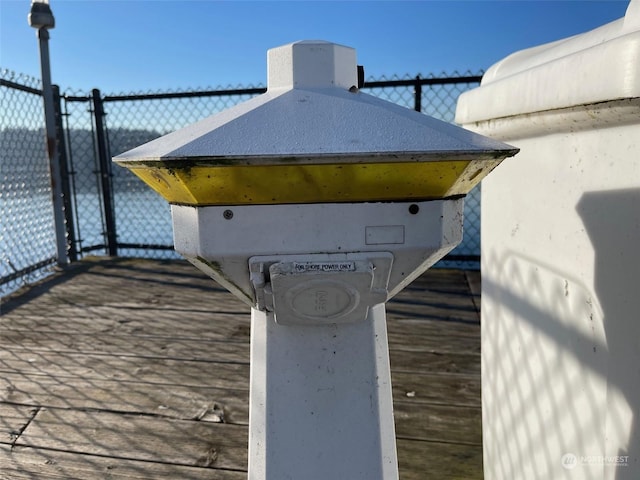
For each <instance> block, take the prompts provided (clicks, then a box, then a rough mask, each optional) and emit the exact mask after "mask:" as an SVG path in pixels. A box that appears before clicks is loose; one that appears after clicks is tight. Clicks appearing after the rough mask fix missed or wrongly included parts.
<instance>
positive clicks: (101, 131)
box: [91, 88, 118, 257]
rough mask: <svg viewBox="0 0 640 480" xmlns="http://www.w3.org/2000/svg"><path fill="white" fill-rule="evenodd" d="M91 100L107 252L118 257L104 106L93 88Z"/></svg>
mask: <svg viewBox="0 0 640 480" xmlns="http://www.w3.org/2000/svg"><path fill="white" fill-rule="evenodd" d="M91 95H92V99H93V115H94V119H95V124H96V130H95V131H96V133H95V135H96V146H97V150H98V152H97V153H98V162H99V165H100V185H101V188H102V207H103V209H104V222H105V230H106V240H107V252H108V254H109V255H110V256H112V257H115V256H117V255H118V240H117V234H116V217H115V208H114V201H113V189H112V182H111V178H112V173H111V156H110V155H109V151H108V148H109V147H108V143H107V139H106V132H105V127H104V121H103V117H104V106H103V103H102V97H101V95H100V90H98V89H97V88H94V89H93V90H92V91H91Z"/></svg>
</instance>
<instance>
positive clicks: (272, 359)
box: [249, 304, 398, 480]
mask: <svg viewBox="0 0 640 480" xmlns="http://www.w3.org/2000/svg"><path fill="white" fill-rule="evenodd" d="M249 427H250V428H249V479H250V480H286V479H293V480H302V479H304V480H327V479H331V480H340V479H345V480H347V479H348V480H358V479H362V480H397V479H398V467H397V463H398V462H397V456H396V442H395V428H394V423H393V402H392V393H391V374H390V369H389V347H388V342H387V329H386V315H385V306H384V304H379V305H376V306H375V307H373V308H371V309H370V311H369V316H368V317H367V319H366V320H365V321H361V322H356V323H347V324H327V325H309V326H307V325H279V324H277V323H276V322H275V320H274V316H273V314H271V313H265V312H262V311H259V310H256V309H252V311H251V400H250V408H249Z"/></svg>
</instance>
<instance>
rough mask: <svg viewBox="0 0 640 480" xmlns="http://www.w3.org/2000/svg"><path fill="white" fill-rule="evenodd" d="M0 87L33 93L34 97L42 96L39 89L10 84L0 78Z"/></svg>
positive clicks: (10, 82)
mask: <svg viewBox="0 0 640 480" xmlns="http://www.w3.org/2000/svg"><path fill="white" fill-rule="evenodd" d="M0 87H8V88H13V89H14V90H20V91H22V92H27V93H33V94H34V95H42V90H40V89H39V88H34V87H30V86H28V85H23V84H21V83H17V82H12V81H11V80H6V79H4V78H0Z"/></svg>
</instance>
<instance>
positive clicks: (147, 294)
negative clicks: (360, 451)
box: [0, 258, 482, 480]
mask: <svg viewBox="0 0 640 480" xmlns="http://www.w3.org/2000/svg"><path fill="white" fill-rule="evenodd" d="M478 292H479V275H478V273H477V272H463V271H454V270H431V271H429V272H427V273H426V274H425V275H424V276H423V277H422V278H420V279H419V280H418V281H416V282H414V283H413V284H412V285H411V286H410V287H409V288H408V289H406V290H405V291H403V292H402V293H401V294H400V295H398V297H397V298H395V299H394V300H393V301H392V302H390V303H389V304H388V306H387V313H388V326H389V341H390V355H391V368H392V377H393V386H394V388H393V392H394V407H395V421H396V433H397V439H398V441H397V444H398V457H399V464H400V478H401V479H404V480H413V479H416V480H418V479H420V480H423V479H429V478H433V479H438V480H443V479H479V478H482V434H481V430H482V427H481V411H480V355H479V354H480V324H479V315H478V307H479V305H478V303H479V293H478ZM1 309H2V316H1V317H0V479H2V480H17V479H65V480H70V479H78V480H87V479H89V480H91V479H134V478H135V479H143V478H144V479H154V480H158V479H172V480H176V479H194V480H196V479H197V480H202V479H219V480H239V479H245V478H246V465H247V424H248V399H249V395H248V394H249V392H248V388H249V320H250V319H249V311H248V309H247V308H246V307H245V306H244V305H243V304H241V303H240V302H239V301H237V300H235V299H234V297H233V296H231V294H229V293H227V292H226V291H224V290H223V289H221V288H220V287H218V286H217V285H216V284H215V283H214V282H213V281H212V280H210V279H208V278H206V277H204V276H203V275H202V274H200V273H199V272H198V271H197V270H196V269H195V268H194V267H192V266H191V265H189V264H187V263H185V262H180V261H155V260H132V259H104V258H102V259H97V258H96V259H88V260H84V261H83V262H80V263H78V264H75V265H74V266H72V267H70V268H69V269H68V270H67V271H65V272H62V273H59V274H56V275H55V276H53V277H50V278H49V279H47V280H46V281H44V282H43V283H40V284H38V285H36V286H33V287H31V288H29V289H26V290H24V291H22V292H19V294H17V295H13V296H12V297H11V298H9V299H7V300H6V301H4V302H3V304H2V307H1ZM335 480H341V479H335ZM346 480H348V479H346Z"/></svg>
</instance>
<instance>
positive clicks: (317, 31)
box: [0, 0, 628, 94]
mask: <svg viewBox="0 0 640 480" xmlns="http://www.w3.org/2000/svg"><path fill="white" fill-rule="evenodd" d="M50 2H51V8H52V10H53V13H54V15H55V18H56V28H55V29H54V30H52V31H51V42H50V49H51V69H52V78H53V82H54V83H57V84H59V85H60V86H61V87H62V88H63V90H66V89H70V90H76V91H87V90H89V89H91V88H95V87H98V88H100V89H101V90H102V92H103V93H105V94H107V93H121V92H147V91H158V90H167V89H172V90H177V89H187V88H207V87H217V86H228V85H233V86H237V85H249V84H253V85H256V84H260V83H262V84H265V83H266V50H267V49H268V48H271V47H276V46H279V45H283V44H286V43H289V42H292V41H295V40H302V39H320V40H329V41H333V42H336V43H341V44H344V45H348V46H350V47H354V48H356V50H357V53H358V63H360V64H362V65H364V66H365V71H366V75H367V78H369V77H370V76H374V77H376V78H377V77H380V76H381V75H385V76H387V77H390V76H392V75H394V74H395V75H399V76H404V75H406V74H409V75H411V76H415V75H416V74H422V75H427V74H429V73H435V74H439V73H441V72H447V73H452V72H453V71H456V70H457V71H460V72H464V71H466V70H472V71H474V72H475V71H477V70H479V69H486V68H488V67H489V66H491V64H493V63H494V62H496V61H498V60H500V59H501V58H503V57H505V56H506V55H508V54H509V53H512V52H514V51H517V50H520V49H523V48H527V47H530V46H535V45H539V44H542V43H546V42H550V41H553V40H557V39H560V38H564V37H568V36H571V35H575V34H578V33H582V32H585V31H588V30H590V29H593V28H595V27H598V26H600V25H603V24H605V23H608V22H610V21H612V20H615V19H617V18H620V17H622V16H624V13H625V10H626V8H627V5H628V0H605V1H595V0H592V1H586V0H573V1H552V0H534V1H525V0H520V1H513V0H511V1H488V0H471V1H462V0H446V1H427V0H422V1H419V0H414V1H400V0H398V1H371V0H369V1H253V2H251V1H224V2H223V1H213V0H208V1H207V0H200V1H190V0H155V1H144V0H128V1H124V0H50ZM29 7H30V1H29V0H0V67H2V68H6V69H9V70H13V71H15V72H18V73H24V74H27V75H31V76H35V77H39V76H40V73H39V71H40V70H39V68H40V67H39V56H38V45H37V40H36V35H35V31H34V30H33V29H32V28H31V27H29V25H28V24H27V14H28V12H29Z"/></svg>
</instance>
